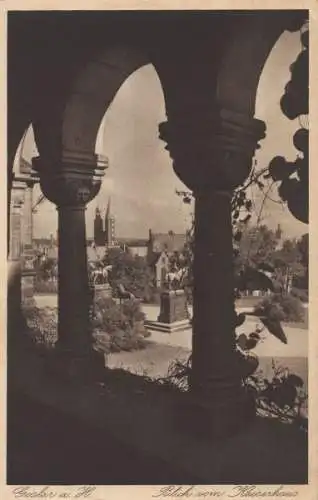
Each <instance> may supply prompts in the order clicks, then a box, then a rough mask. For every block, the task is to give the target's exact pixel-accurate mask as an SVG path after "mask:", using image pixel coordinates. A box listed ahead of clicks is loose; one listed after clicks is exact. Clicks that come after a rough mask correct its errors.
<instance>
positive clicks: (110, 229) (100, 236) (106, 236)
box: [94, 199, 116, 248]
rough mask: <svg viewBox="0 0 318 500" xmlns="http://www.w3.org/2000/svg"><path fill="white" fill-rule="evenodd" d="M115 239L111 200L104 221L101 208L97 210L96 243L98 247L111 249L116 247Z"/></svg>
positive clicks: (95, 223) (95, 221)
mask: <svg viewBox="0 0 318 500" xmlns="http://www.w3.org/2000/svg"><path fill="white" fill-rule="evenodd" d="M115 238H116V236H115V217H113V215H112V214H111V210H110V199H109V200H108V204H107V209H106V214H105V219H104V221H103V219H102V215H101V211H100V209H99V207H97V208H96V210H95V219H94V243H95V246H96V247H105V246H106V248H111V247H113V246H116V239H115Z"/></svg>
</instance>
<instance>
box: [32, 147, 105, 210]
mask: <svg viewBox="0 0 318 500" xmlns="http://www.w3.org/2000/svg"><path fill="white" fill-rule="evenodd" d="M33 167H34V169H35V170H36V171H37V172H38V173H39V175H40V185H41V189H42V191H43V194H44V195H45V197H46V198H47V199H49V200H50V201H52V202H53V203H55V204H56V205H57V206H58V207H81V206H82V207H85V205H86V204H87V203H88V202H89V201H91V200H92V199H93V198H94V197H95V196H96V195H97V193H98V191H99V189H100V186H101V180H102V177H103V175H104V171H105V169H106V168H107V167H108V160H107V158H105V159H103V160H99V161H98V162H92V161H90V162H86V163H85V162H83V161H78V162H76V161H74V158H73V159H72V160H70V159H69V160H68V161H67V160H64V161H62V162H61V163H60V164H59V165H57V166H56V168H52V166H50V165H48V164H47V163H44V162H43V160H42V159H41V158H40V157H37V158H34V159H33Z"/></svg>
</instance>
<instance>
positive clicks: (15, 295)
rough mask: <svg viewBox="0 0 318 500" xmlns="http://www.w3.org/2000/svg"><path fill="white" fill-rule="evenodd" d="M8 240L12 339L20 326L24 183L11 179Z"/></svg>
mask: <svg viewBox="0 0 318 500" xmlns="http://www.w3.org/2000/svg"><path fill="white" fill-rule="evenodd" d="M10 198H11V199H10V235H9V236H10V241H9V255H8V296H7V310H8V332H9V339H8V340H12V339H13V338H15V337H16V335H18V334H19V331H18V330H19V329H20V328H21V319H22V316H21V218H22V210H23V199H24V183H22V182H19V181H17V180H13V181H12V186H11V197H10Z"/></svg>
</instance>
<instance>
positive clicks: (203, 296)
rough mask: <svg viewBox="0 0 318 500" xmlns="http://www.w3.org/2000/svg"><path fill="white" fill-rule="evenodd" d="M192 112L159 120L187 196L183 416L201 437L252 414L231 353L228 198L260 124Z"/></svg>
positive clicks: (230, 428) (231, 428) (248, 161)
mask: <svg viewBox="0 0 318 500" xmlns="http://www.w3.org/2000/svg"><path fill="white" fill-rule="evenodd" d="M207 108H208V106H207ZM195 111H196V114H195V113H192V114H191V113H189V116H182V115H181V116H180V115H179V116H177V117H175V116H172V117H171V119H170V116H169V115H168V122H167V123H164V124H161V126H160V135H161V138H162V139H164V140H165V141H166V142H167V144H168V149H169V151H170V154H171V156H172V158H173V161H174V163H173V165H174V169H175V171H176V173H177V175H179V177H180V178H181V179H182V180H183V182H185V184H186V185H187V186H188V187H189V188H190V189H191V190H192V191H193V193H194V196H195V242H194V264H193V278H194V289H193V313H194V314H193V345H192V347H193V352H192V370H191V376H190V380H189V382H190V388H189V395H188V396H190V397H188V403H190V404H189V407H187V409H186V410H185V411H184V412H183V414H184V418H183V420H185V419H190V427H191V429H192V430H195V429H196V430H198V431H202V432H203V433H204V435H206V434H207V433H211V434H212V435H213V436H227V435H229V434H231V433H232V432H235V431H236V430H237V429H238V428H239V427H241V426H243V425H245V423H246V422H247V421H248V420H249V419H250V418H251V417H252V416H253V415H254V414H255V410H254V405H253V401H252V400H251V399H250V397H249V395H248V394H247V393H246V392H245V390H244V389H243V384H242V373H241V372H240V368H239V360H238V358H237V355H236V352H235V308H234V270H233V247H232V221H231V198H232V195H233V191H234V189H235V187H237V186H238V185H239V184H240V183H241V182H243V181H244V179H245V178H246V176H247V175H248V173H249V171H250V168H251V165H252V157H253V155H254V150H255V148H256V147H257V141H258V140H259V139H260V138H262V137H264V131H265V126H264V124H263V122H260V121H258V120H254V119H248V117H244V116H241V115H237V114H235V113H231V112H230V111H228V110H215V111H214V113H210V114H207V113H208V112H207V111H205V110H204V109H201V112H200V110H195ZM198 111H199V113H198ZM180 113H181V111H180ZM189 117H191V120H189ZM193 118H195V119H196V121H195V120H193Z"/></svg>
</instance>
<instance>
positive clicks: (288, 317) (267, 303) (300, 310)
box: [254, 293, 305, 322]
mask: <svg viewBox="0 0 318 500" xmlns="http://www.w3.org/2000/svg"><path fill="white" fill-rule="evenodd" d="M254 311H255V313H256V314H257V315H260V316H261V315H263V316H266V317H267V318H268V319H271V320H275V321H285V322H299V321H303V319H304V315H305V311H304V307H303V305H302V303H301V301H300V300H299V298H297V297H293V296H292V295H283V294H279V293H275V294H273V295H270V296H269V297H265V298H264V299H263V300H262V301H261V302H259V304H257V305H256V306H255V309H254Z"/></svg>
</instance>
